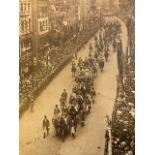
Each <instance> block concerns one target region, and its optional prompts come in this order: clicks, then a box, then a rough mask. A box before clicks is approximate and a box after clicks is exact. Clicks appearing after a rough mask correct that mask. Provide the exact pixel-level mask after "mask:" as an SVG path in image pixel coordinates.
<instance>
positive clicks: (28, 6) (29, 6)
mask: <svg viewBox="0 0 155 155" xmlns="http://www.w3.org/2000/svg"><path fill="white" fill-rule="evenodd" d="M28 12H30V3H28Z"/></svg>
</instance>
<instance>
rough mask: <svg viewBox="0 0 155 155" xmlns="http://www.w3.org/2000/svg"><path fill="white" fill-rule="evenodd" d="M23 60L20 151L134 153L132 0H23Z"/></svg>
mask: <svg viewBox="0 0 155 155" xmlns="http://www.w3.org/2000/svg"><path fill="white" fill-rule="evenodd" d="M18 61H19V109H18V110H19V155H135V0H19V60H18ZM148 155H149V154H148Z"/></svg>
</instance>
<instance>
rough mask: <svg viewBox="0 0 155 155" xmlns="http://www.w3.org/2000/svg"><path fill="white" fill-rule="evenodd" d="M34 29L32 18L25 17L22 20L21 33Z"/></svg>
mask: <svg viewBox="0 0 155 155" xmlns="http://www.w3.org/2000/svg"><path fill="white" fill-rule="evenodd" d="M31 31H32V23H31V19H30V18H29V19H25V20H21V21H20V32H21V33H29V32H31Z"/></svg>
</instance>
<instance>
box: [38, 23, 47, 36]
mask: <svg viewBox="0 0 155 155" xmlns="http://www.w3.org/2000/svg"><path fill="white" fill-rule="evenodd" d="M47 30H48V21H47V20H43V21H40V22H39V32H40V33H42V32H43V31H47Z"/></svg>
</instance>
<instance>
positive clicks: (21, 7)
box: [20, 3, 23, 12]
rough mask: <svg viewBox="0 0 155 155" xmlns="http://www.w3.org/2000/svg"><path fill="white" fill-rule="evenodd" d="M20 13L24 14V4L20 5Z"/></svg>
mask: <svg viewBox="0 0 155 155" xmlns="http://www.w3.org/2000/svg"><path fill="white" fill-rule="evenodd" d="M20 11H21V12H23V3H21V4H20Z"/></svg>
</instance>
